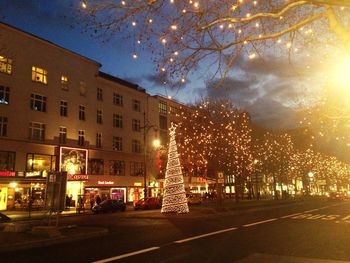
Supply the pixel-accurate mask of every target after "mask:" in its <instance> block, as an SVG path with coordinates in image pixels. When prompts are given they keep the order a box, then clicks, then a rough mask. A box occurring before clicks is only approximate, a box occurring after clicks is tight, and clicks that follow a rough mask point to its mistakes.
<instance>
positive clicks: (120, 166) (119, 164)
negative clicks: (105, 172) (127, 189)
mask: <svg viewBox="0 0 350 263" xmlns="http://www.w3.org/2000/svg"><path fill="white" fill-rule="evenodd" d="M109 174H110V175H125V162H124V161H119V160H111V161H109Z"/></svg>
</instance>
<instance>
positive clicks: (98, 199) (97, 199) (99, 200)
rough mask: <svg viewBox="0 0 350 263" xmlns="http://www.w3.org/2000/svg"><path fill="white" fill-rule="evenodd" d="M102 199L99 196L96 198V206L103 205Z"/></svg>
mask: <svg viewBox="0 0 350 263" xmlns="http://www.w3.org/2000/svg"><path fill="white" fill-rule="evenodd" d="M101 201H102V200H101V197H100V196H99V195H97V196H96V204H97V205H99V204H100V203H101Z"/></svg>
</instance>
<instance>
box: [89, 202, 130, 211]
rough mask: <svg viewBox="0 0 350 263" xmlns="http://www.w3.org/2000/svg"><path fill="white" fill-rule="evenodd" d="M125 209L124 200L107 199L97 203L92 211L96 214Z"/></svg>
mask: <svg viewBox="0 0 350 263" xmlns="http://www.w3.org/2000/svg"><path fill="white" fill-rule="evenodd" d="M125 209H126V205H125V203H124V201H123V200H121V199H120V200H115V199H107V200H104V201H102V202H101V203H100V204H99V205H95V206H94V207H93V208H92V212H94V213H95V214H98V213H107V212H116V211H122V212H124V211H125Z"/></svg>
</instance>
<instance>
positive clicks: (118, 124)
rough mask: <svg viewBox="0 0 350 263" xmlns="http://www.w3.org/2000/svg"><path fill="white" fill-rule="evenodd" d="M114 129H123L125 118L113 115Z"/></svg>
mask: <svg viewBox="0 0 350 263" xmlns="http://www.w3.org/2000/svg"><path fill="white" fill-rule="evenodd" d="M113 127H115V128H123V116H122V115H119V114H113Z"/></svg>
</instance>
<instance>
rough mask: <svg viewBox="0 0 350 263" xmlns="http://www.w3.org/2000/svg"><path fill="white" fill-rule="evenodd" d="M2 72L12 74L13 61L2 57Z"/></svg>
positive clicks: (0, 63)
mask: <svg viewBox="0 0 350 263" xmlns="http://www.w3.org/2000/svg"><path fill="white" fill-rule="evenodd" d="M0 72H3V73H6V74H11V73H12V59H9V58H5V57H3V56H0Z"/></svg>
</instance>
